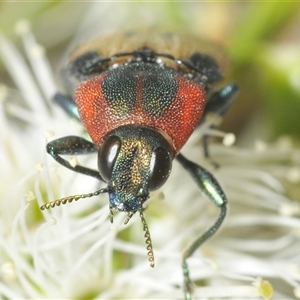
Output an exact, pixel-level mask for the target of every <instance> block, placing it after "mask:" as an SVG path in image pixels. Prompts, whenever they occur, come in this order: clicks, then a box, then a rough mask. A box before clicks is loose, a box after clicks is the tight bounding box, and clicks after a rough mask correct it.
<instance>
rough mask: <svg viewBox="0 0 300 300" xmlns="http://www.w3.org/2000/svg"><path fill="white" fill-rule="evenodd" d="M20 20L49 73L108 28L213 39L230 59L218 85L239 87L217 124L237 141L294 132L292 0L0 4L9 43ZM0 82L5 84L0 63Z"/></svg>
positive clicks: (297, 10) (297, 117)
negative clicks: (45, 58)
mask: <svg viewBox="0 0 300 300" xmlns="http://www.w3.org/2000/svg"><path fill="white" fill-rule="evenodd" d="M21 19H27V20H29V21H30V22H31V26H32V30H33V32H34V34H35V36H36V38H37V40H38V42H39V43H40V44H41V45H43V46H44V47H45V48H46V49H47V56H48V57H49V58H50V61H51V64H52V66H53V69H54V71H56V72H57V70H58V69H59V66H60V63H61V59H62V57H63V56H64V54H65V53H66V49H68V48H69V47H70V45H74V44H76V43H77V42H78V41H82V40H85V39H88V38H89V36H94V35H97V34H100V33H101V32H104V31H108V30H117V31H118V30H124V28H132V27H135V28H136V27H141V26H142V27H143V26H146V27H147V26H154V27H156V28H167V29H172V30H174V31H175V32H176V31H177V30H178V31H186V32H189V33H193V34H195V35H199V36H202V37H204V38H205V39H208V40H212V41H214V42H217V43H218V44H220V45H221V47H223V49H225V51H226V52H227V53H228V57H229V61H230V63H229V66H230V68H229V69H228V73H227V74H225V82H231V81H234V82H236V83H238V85H239V86H240V89H241V92H240V95H239V97H238V99H237V100H236V102H235V104H234V106H233V108H232V109H231V111H230V112H229V113H228V115H227V117H226V118H225V121H224V123H223V125H222V129H223V130H224V131H227V132H234V133H235V134H237V135H238V139H237V143H238V144H240V145H246V144H248V145H249V142H250V143H253V141H254V140H256V139H263V140H265V141H273V140H275V139H276V138H277V137H279V136H282V135H288V136H290V137H292V138H293V141H297V140H298V139H299V137H300V130H299V129H300V126H299V123H300V31H299V28H300V3H299V2H272V3H264V2H262V3H258V2H253V3H251V2H248V3H243V2H231V3H230V2H226V3H225V2H224V3H222V2H198V3H196V2H188V1H184V2H172V1H167V2H159V3H155V2H153V3H148V2H143V1H140V2H133V3H130V2H119V3H114V2H97V3H91V2H88V1H86V2H72V3H71V2H67V1H48V2H47V1H45V2H32V3H28V2H26V3H20V2H9V1H8V2H1V3H0V33H1V34H4V35H5V36H7V37H9V38H10V39H12V40H13V41H14V42H15V43H17V44H19V43H20V40H19V38H18V37H17V36H16V34H15V31H14V29H15V24H16V22H17V21H19V20H21ZM71 47H72V46H71ZM20 48H21V47H20ZM0 81H1V82H2V83H4V84H7V85H9V86H10V85H12V82H10V79H9V76H7V74H6V73H5V71H4V68H3V65H1V62H0ZM223 84H224V83H223Z"/></svg>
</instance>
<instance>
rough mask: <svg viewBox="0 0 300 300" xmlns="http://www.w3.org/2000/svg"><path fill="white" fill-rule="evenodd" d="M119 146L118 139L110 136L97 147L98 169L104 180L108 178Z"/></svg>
mask: <svg viewBox="0 0 300 300" xmlns="http://www.w3.org/2000/svg"><path fill="white" fill-rule="evenodd" d="M120 147H121V141H120V139H119V138H118V137H116V136H112V137H109V138H107V139H106V140H105V141H104V142H103V144H102V145H101V147H100V148H99V151H98V170H99V172H100V174H101V176H102V177H103V179H104V180H105V181H106V182H107V181H109V180H110V177H111V173H112V170H113V167H114V164H115V161H116V159H117V156H118V154H119V151H120Z"/></svg>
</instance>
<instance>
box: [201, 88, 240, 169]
mask: <svg viewBox="0 0 300 300" xmlns="http://www.w3.org/2000/svg"><path fill="white" fill-rule="evenodd" d="M238 90H239V89H238V86H237V85H236V84H234V83H231V84H228V85H226V86H225V87H223V88H221V89H220V90H217V91H215V92H213V93H212V94H211V95H210V96H209V98H208V100H207V104H206V107H205V110H204V114H203V118H202V119H201V122H200V123H199V125H200V126H201V124H204V123H208V124H209V128H210V129H214V128H216V127H218V125H219V123H220V122H221V121H222V119H223V117H224V115H225V113H226V112H227V111H228V109H229V108H230V107H231V105H232V103H233V101H234V100H235V98H236V96H237V94H238ZM212 115H213V116H216V117H217V118H214V120H216V121H212V120H213V118H211V116H212ZM210 137H211V136H210V135H208V134H205V135H204V136H203V140H202V141H203V150H204V156H205V158H206V159H208V160H209V161H210V162H211V163H212V165H213V166H214V167H218V164H217V163H216V162H215V161H213V160H212V159H211V157H210V154H209V149H208V142H209V139H210Z"/></svg>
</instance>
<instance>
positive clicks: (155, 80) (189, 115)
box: [41, 31, 238, 299]
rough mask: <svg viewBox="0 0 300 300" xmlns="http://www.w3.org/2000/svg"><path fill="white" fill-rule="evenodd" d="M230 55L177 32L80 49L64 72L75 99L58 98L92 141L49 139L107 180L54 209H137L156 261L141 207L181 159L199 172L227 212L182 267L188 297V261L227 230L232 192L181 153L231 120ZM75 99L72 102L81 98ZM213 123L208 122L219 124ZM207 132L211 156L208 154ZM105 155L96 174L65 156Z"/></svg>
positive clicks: (133, 35) (197, 177)
mask: <svg viewBox="0 0 300 300" xmlns="http://www.w3.org/2000/svg"><path fill="white" fill-rule="evenodd" d="M223 65H224V63H223V56H222V55H220V52H219V50H218V49H217V48H216V47H214V46H212V45H211V44H209V43H207V42H205V41H203V40H201V39H199V38H197V37H194V36H188V35H181V34H174V33H171V32H153V31H148V32H144V31H128V32H124V33H112V34H108V35H104V36H102V37H100V38H97V39H94V40H91V41H89V42H87V43H84V44H82V45H81V46H79V47H77V48H76V49H75V50H74V51H73V52H72V53H71V54H70V59H69V63H68V64H67V66H66V67H65V69H64V70H63V80H64V82H65V85H66V88H67V89H68V90H69V92H70V96H69V95H64V94H61V93H58V94H56V95H55V97H54V100H55V102H56V103H58V104H59V105H60V106H61V107H62V108H63V109H64V110H65V111H66V112H67V113H68V114H69V115H70V116H71V117H73V118H75V119H77V120H79V121H81V122H82V123H83V125H84V127H85V129H86V131H87V133H88V134H89V136H90V138H91V141H88V140H86V139H84V138H82V137H78V136H67V137H63V138H59V139H56V140H53V141H51V142H49V143H48V144H47V152H48V153H49V154H50V155H51V156H52V157H53V158H54V159H55V160H56V161H57V162H59V163H60V164H62V165H63V166H65V167H66V168H68V169H71V170H73V171H76V172H78V173H82V174H84V175H88V176H92V177H94V178H96V179H98V180H100V181H103V182H105V183H106V184H107V186H106V187H105V188H102V189H100V190H98V191H96V192H93V193H89V194H82V195H75V196H69V197H65V198H62V199H59V200H55V201H52V202H49V203H46V204H44V205H43V206H41V209H48V208H52V207H54V206H58V205H60V204H65V203H67V202H71V201H73V200H78V199H80V198H86V197H92V196H97V195H99V194H101V193H108V196H109V209H110V221H111V222H113V215H114V214H115V213H116V212H118V211H121V212H126V213H127V218H126V220H125V222H124V223H125V224H126V223H128V221H129V220H130V218H131V217H132V216H133V215H134V214H135V213H136V212H138V213H139V214H140V217H141V221H142V224H143V228H144V231H145V237H146V244H147V250H148V256H149V261H150V265H151V266H152V267H153V266H154V255H153V249H152V243H151V238H150V233H149V229H148V226H147V223H146V220H145V218H144V215H143V210H144V208H143V204H144V202H145V201H146V200H147V199H148V198H149V193H150V192H151V191H153V190H156V189H158V188H160V187H161V186H162V185H163V184H164V183H165V182H166V181H167V179H168V177H169V175H170V172H171V168H172V163H173V160H177V161H178V162H179V163H180V164H181V165H182V166H183V167H184V169H185V170H186V171H187V172H188V173H189V174H190V175H191V177H192V178H193V180H194V181H195V182H196V184H197V186H198V187H199V189H200V190H201V191H202V192H203V193H204V194H205V195H206V196H207V197H208V198H209V199H210V200H211V201H212V202H213V203H214V204H215V205H216V206H218V207H219V208H220V214H219V217H218V219H217V220H216V221H215V223H214V224H213V225H212V226H211V227H210V228H209V229H208V230H207V231H206V232H204V233H203V234H202V235H201V236H200V237H198V238H196V240H195V241H194V242H193V243H192V244H191V245H190V246H189V247H188V248H187V249H186V250H185V251H184V253H183V258H182V269H183V278H184V296H185V299H191V293H192V283H191V280H190V276H189V268H188V264H187V259H188V258H189V257H190V256H191V255H192V254H193V253H194V251H195V250H196V249H197V248H198V247H199V246H200V245H201V244H202V243H203V242H205V241H206V240H207V239H208V238H210V237H211V236H212V235H213V234H214V233H215V232H216V231H217V230H218V228H219V227H220V225H221V223H222V222H223V220H224V218H225V216H226V203H227V199H226V196H225V194H224V192H223V190H222V188H221V187H220V185H219V184H218V182H217V180H216V179H215V178H214V177H213V175H212V174H211V173H210V172H208V171H207V170H206V169H204V168H202V167H201V166H200V165H198V164H196V163H194V162H192V161H191V160H189V159H187V158H186V157H184V156H183V155H182V154H181V153H180V150H181V148H182V147H183V146H184V144H185V143H186V141H187V140H188V138H189V137H190V135H191V134H192V133H193V131H194V130H195V128H196V127H197V126H198V125H199V124H201V123H203V122H206V121H207V119H208V117H209V115H211V114H214V115H217V116H219V117H223V115H224V114H225V113H226V111H227V110H228V108H229V107H230V105H231V103H232V101H233V100H234V98H235V96H236V94H237V91H238V87H237V86H236V84H234V83H231V84H228V85H226V86H225V87H223V88H221V89H217V88H215V83H217V82H219V81H220V80H221V79H223ZM73 99H74V100H73ZM215 126H217V124H214V123H213V122H212V123H211V124H210V125H209V127H215ZM207 139H208V136H204V138H203V145H204V150H205V151H204V153H205V156H206V157H207V158H208V156H209V153H208V147H207ZM91 153H97V155H98V170H93V169H90V168H87V167H84V166H81V165H75V166H73V165H71V164H70V163H69V162H68V161H67V160H66V159H64V158H63V157H62V156H63V155H78V154H91Z"/></svg>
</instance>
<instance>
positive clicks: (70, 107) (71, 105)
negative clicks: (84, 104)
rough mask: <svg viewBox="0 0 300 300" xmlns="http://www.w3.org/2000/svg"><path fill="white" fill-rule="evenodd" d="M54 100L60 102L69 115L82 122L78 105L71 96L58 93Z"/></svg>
mask: <svg viewBox="0 0 300 300" xmlns="http://www.w3.org/2000/svg"><path fill="white" fill-rule="evenodd" d="M53 102H55V103H56V104H58V105H59V106H60V107H61V108H62V109H63V110H64V112H65V113H66V114H67V115H68V116H69V117H71V118H73V119H75V120H77V121H78V122H80V117H79V114H78V109H77V106H76V104H75V102H74V100H73V98H72V97H71V96H69V95H65V94H62V93H56V94H55V95H54V97H53Z"/></svg>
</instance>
